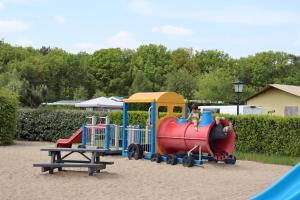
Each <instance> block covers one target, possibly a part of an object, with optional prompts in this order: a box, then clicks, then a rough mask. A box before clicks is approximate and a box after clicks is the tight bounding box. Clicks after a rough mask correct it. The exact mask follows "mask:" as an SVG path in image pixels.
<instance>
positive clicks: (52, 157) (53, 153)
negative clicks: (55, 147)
mask: <svg viewBox="0 0 300 200" xmlns="http://www.w3.org/2000/svg"><path fill="white" fill-rule="evenodd" d="M55 157H56V153H55V152H51V161H50V163H51V164H53V163H55ZM53 169H54V168H53V167H50V169H49V174H53Z"/></svg>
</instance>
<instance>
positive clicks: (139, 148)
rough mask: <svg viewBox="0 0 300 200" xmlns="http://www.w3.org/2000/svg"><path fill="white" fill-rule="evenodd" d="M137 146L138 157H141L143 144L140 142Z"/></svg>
mask: <svg viewBox="0 0 300 200" xmlns="http://www.w3.org/2000/svg"><path fill="white" fill-rule="evenodd" d="M137 147H138V159H142V158H143V156H144V150H143V146H142V145H140V144H137ZM136 160H137V159H136Z"/></svg>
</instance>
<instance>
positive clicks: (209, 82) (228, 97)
mask: <svg viewBox="0 0 300 200" xmlns="http://www.w3.org/2000/svg"><path fill="white" fill-rule="evenodd" d="M234 78H235V77H234V76H233V75H232V73H231V72H230V71H228V70H225V69H217V70H214V71H212V72H210V73H206V74H204V75H201V76H200V77H199V79H198V80H199V81H198V90H197V92H196V94H195V97H196V98H197V99H200V100H210V101H224V102H227V103H230V102H234V91H233V85H232V82H233V81H234Z"/></svg>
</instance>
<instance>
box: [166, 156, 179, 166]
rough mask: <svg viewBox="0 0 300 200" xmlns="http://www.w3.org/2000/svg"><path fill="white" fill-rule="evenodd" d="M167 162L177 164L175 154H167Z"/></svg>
mask: <svg viewBox="0 0 300 200" xmlns="http://www.w3.org/2000/svg"><path fill="white" fill-rule="evenodd" d="M167 164H169V165H176V164H177V159H176V156H175V155H168V160H167Z"/></svg>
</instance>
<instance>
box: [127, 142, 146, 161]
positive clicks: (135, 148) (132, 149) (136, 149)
mask: <svg viewBox="0 0 300 200" xmlns="http://www.w3.org/2000/svg"><path fill="white" fill-rule="evenodd" d="M127 157H128V159H129V160H131V159H132V158H134V159H135V160H138V159H141V158H142V157H143V151H142V148H141V147H140V145H139V144H130V145H129V146H128V149H127Z"/></svg>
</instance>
